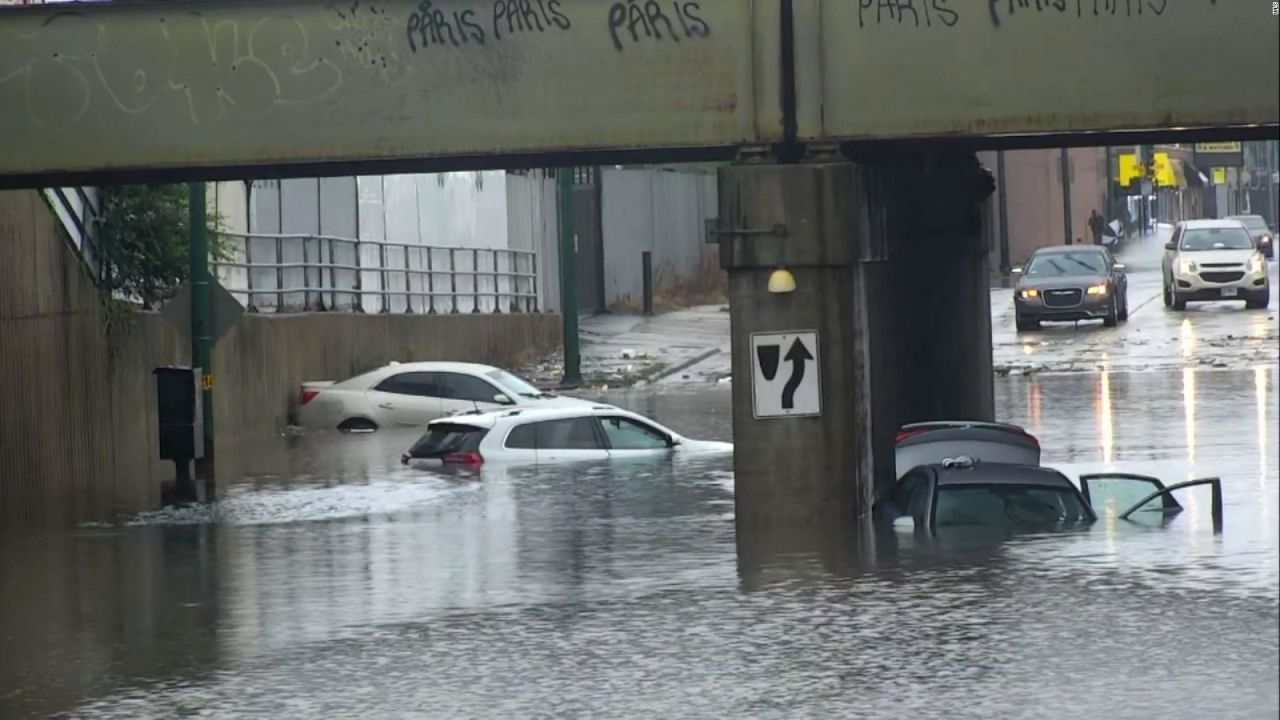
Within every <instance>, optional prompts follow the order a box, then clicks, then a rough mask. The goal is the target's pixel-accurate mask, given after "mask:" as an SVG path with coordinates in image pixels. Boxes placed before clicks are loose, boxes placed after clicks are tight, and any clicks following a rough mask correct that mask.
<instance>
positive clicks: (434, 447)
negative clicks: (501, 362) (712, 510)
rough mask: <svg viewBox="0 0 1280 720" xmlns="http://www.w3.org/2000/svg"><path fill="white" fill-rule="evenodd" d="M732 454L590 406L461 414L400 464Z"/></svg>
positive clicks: (729, 448)
mask: <svg viewBox="0 0 1280 720" xmlns="http://www.w3.org/2000/svg"><path fill="white" fill-rule="evenodd" d="M731 452H733V444H732V443H725V442H714V441H709V440H691V439H689V438H686V437H682V436H681V435H679V434H677V433H676V432H674V431H672V430H670V429H668V428H665V427H663V426H661V425H659V424H658V423H656V422H654V421H652V420H650V419H648V418H646V417H644V416H642V415H637V414H635V413H633V412H628V411H626V410H622V409H620V408H616V407H611V406H609V405H589V406H585V407H564V408H534V407H528V408H517V409H508V410H500V411H497V412H487V413H463V414H460V415H454V416H452V417H448V418H443V419H440V420H436V421H434V422H432V423H430V424H429V425H427V432H426V434H424V435H423V436H422V438H421V439H419V440H418V442H417V443H415V444H414V446H413V447H412V448H410V449H409V451H408V452H406V453H404V454H403V455H401V456H400V461H401V462H402V463H405V464H408V463H411V462H413V461H415V460H423V461H434V462H441V463H445V464H463V465H479V464H481V463H485V462H512V463H539V464H540V463H559V462H574V461H580V460H610V459H625V458H656V457H667V456H672V455H679V454H693V453H731Z"/></svg>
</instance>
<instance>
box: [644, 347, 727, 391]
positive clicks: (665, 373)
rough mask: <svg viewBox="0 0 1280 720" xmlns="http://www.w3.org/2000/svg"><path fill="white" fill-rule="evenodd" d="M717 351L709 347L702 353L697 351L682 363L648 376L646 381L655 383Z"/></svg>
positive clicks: (715, 353) (717, 350)
mask: <svg viewBox="0 0 1280 720" xmlns="http://www.w3.org/2000/svg"><path fill="white" fill-rule="evenodd" d="M719 352H720V348H711V349H710V350H708V351H706V352H703V353H699V354H697V355H695V356H693V357H692V358H690V359H688V360H685V361H684V362H682V363H679V364H677V365H675V366H673V367H670V368H667V369H666V370H664V371H662V372H661V373H658V374H656V375H654V376H653V377H651V378H649V380H648V381H649V383H650V384H652V383H656V382H658V381H659V380H661V379H663V378H667V377H671V376H672V375H675V374H676V373H678V372H681V371H683V370H686V369H688V368H691V367H693V366H694V365H697V364H698V363H700V362H702V361H703V360H706V359H707V358H709V357H711V356H712V355H717V354H719Z"/></svg>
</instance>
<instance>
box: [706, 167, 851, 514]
mask: <svg viewBox="0 0 1280 720" xmlns="http://www.w3.org/2000/svg"><path fill="white" fill-rule="evenodd" d="M855 175H856V173H855V168H854V166H853V165H851V164H848V163H837V164H829V165H735V166H732V167H727V168H722V169H721V171H720V182H719V193H720V203H719V205H720V208H719V209H720V216H719V221H718V224H719V230H718V232H719V233H720V235H719V238H720V253H721V264H722V266H723V267H724V268H725V269H726V270H727V271H728V274H729V307H730V313H731V316H730V327H731V335H732V348H733V377H734V383H733V431H734V442H735V444H736V448H737V449H736V451H735V455H734V471H735V477H736V504H737V518H738V522H739V525H742V524H748V525H768V524H772V523H783V524H787V523H812V522H819V521H827V520H834V521H851V520H853V519H854V518H856V517H858V516H859V515H861V514H863V513H864V512H866V511H867V510H868V509H869V508H870V506H871V503H872V480H871V471H872V470H871V465H870V459H871V457H872V453H871V452H870V447H869V446H870V439H869V434H868V433H867V427H866V421H867V417H866V411H867V408H868V406H869V403H868V402H867V401H866V399H865V397H866V394H867V388H866V386H867V383H868V382H869V376H868V372H867V368H866V367H865V357H864V356H863V354H862V351H863V349H864V348H865V343H862V342H858V341H857V340H856V338H857V336H858V334H859V333H861V332H864V329H863V327H862V324H861V320H860V318H859V308H860V303H859V302H858V301H857V295H856V290H857V288H856V287H855V282H854V272H853V264H854V262H855V261H856V257H857V255H856V252H855V247H854V242H853V238H854V234H855V233H854V228H855V226H856V225H857V223H858V222H859V218H858V216H857V210H858V206H857V205H856V204H855V202H853V200H852V199H853V198H855V197H856V196H857V195H858V193H857V191H856V178H855ZM779 268H785V269H787V270H789V271H790V272H791V273H792V274H793V276H794V278H795V290H794V291H792V292H788V293H782V294H778V293H771V292H769V290H768V285H769V277H770V274H771V273H772V272H773V271H774V270H775V269H779ZM788 331H815V332H817V334H818V348H817V359H818V366H819V371H820V373H819V376H818V378H819V382H820V385H821V414H820V415H818V416H812V417H782V418H768V419H758V418H756V417H755V409H756V408H755V400H754V396H753V379H754V373H755V368H754V365H753V363H752V353H753V350H752V345H751V337H752V334H754V333H776V332H788ZM784 351H785V349H784Z"/></svg>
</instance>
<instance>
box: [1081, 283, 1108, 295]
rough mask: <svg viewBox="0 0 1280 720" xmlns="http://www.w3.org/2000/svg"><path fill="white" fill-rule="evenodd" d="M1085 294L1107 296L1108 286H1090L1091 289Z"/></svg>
mask: <svg viewBox="0 0 1280 720" xmlns="http://www.w3.org/2000/svg"><path fill="white" fill-rule="evenodd" d="M1085 292H1087V293H1089V294H1090V295H1106V294H1107V286H1106V285H1105V284H1104V285H1090V286H1089V289H1088V290H1086V291H1085Z"/></svg>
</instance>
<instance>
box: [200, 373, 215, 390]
mask: <svg viewBox="0 0 1280 720" xmlns="http://www.w3.org/2000/svg"><path fill="white" fill-rule="evenodd" d="M200 378H201V380H200V384H201V385H203V386H204V389H205V390H212V389H213V376H212V375H201V376H200Z"/></svg>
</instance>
